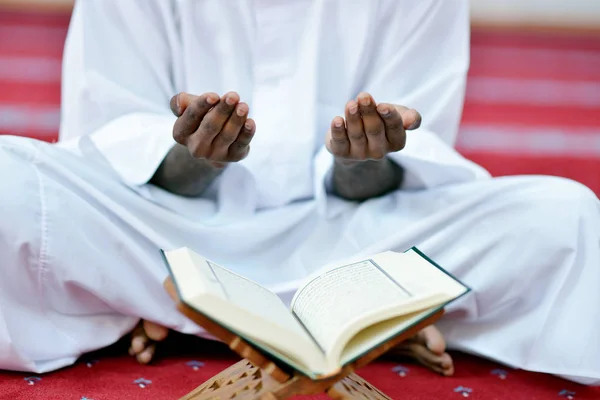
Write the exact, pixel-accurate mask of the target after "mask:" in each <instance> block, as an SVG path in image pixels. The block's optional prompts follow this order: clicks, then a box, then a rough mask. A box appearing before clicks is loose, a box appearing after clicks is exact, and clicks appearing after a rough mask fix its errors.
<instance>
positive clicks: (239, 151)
mask: <svg viewBox="0 0 600 400" xmlns="http://www.w3.org/2000/svg"><path fill="white" fill-rule="evenodd" d="M255 131H256V124H255V123H254V121H253V120H252V119H250V118H248V119H247V120H246V123H245V124H244V127H243V128H242V129H241V131H240V133H239V135H238V136H237V139H236V140H235V142H233V143H232V144H231V145H230V146H229V151H228V158H229V160H231V161H240V160H243V159H244V158H246V156H247V155H248V152H249V151H250V142H251V141H252V138H253V137H254V132H255Z"/></svg>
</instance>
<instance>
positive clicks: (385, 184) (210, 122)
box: [151, 92, 421, 201]
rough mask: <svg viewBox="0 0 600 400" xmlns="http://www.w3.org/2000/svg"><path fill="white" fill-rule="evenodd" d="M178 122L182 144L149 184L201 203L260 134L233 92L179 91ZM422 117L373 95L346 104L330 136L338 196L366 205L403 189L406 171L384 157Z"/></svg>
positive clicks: (328, 143)
mask: <svg viewBox="0 0 600 400" xmlns="http://www.w3.org/2000/svg"><path fill="white" fill-rule="evenodd" d="M170 106H171V110H172V111H173V113H174V114H175V115H176V116H177V117H178V118H177V121H176V122H175V124H174V126H173V137H174V139H175V141H176V142H177V145H175V146H174V147H173V148H172V149H171V151H170V152H169V154H167V156H166V157H165V159H164V160H163V162H162V163H161V165H160V166H159V168H158V170H157V171H156V173H155V174H154V176H153V177H152V180H151V183H153V184H155V185H157V186H160V187H162V188H163V189H165V190H168V191H169V192H172V193H175V194H179V195H181V196H189V197H197V196H200V195H202V193H203V192H204V191H205V190H206V188H207V187H208V186H209V185H210V184H211V183H212V182H213V181H214V179H215V178H216V177H217V176H219V174H220V173H221V172H222V171H223V169H224V168H225V167H226V166H227V164H229V163H231V162H237V161H240V160H242V159H244V158H245V157H246V156H247V155H248V153H249V151H250V142H251V141H252V137H253V135H254V132H255V130H256V125H255V123H254V121H253V120H252V119H250V118H248V117H247V116H248V112H249V109H248V105H247V104H246V103H243V102H240V98H239V95H238V94H237V93H235V92H229V93H227V94H225V95H224V96H223V97H222V98H219V97H218V95H217V94H216V93H205V94H203V95H200V96H194V95H190V94H187V93H180V94H178V95H176V96H174V97H173V98H172V99H171V102H170ZM420 123H421V116H420V115H419V114H418V113H417V112H416V111H414V110H410V109H408V108H406V107H403V106H396V105H392V104H387V103H381V104H379V105H377V104H376V103H375V100H374V99H373V98H372V97H371V95H369V94H368V93H361V94H359V95H358V96H357V99H356V101H355V100H352V101H349V102H348V103H347V104H346V118H345V120H344V119H343V118H341V117H336V118H334V119H333V121H332V123H331V128H330V130H329V131H328V134H327V140H326V146H327V149H328V150H329V151H330V152H331V153H332V154H333V155H334V157H335V163H334V170H333V191H334V193H335V194H337V195H338V196H340V197H342V198H344V199H347V200H356V201H363V200H367V199H370V198H373V197H378V196H382V195H385V194H387V193H389V192H391V191H393V190H395V189H397V188H398V187H399V186H400V184H401V183H402V178H403V175H404V174H403V169H402V168H401V167H400V166H398V165H397V164H395V163H394V162H392V161H391V160H389V159H388V158H387V157H386V155H387V154H389V153H391V152H396V151H399V150H401V149H402V148H403V147H404V144H405V143H406V131H405V129H416V128H418V126H419V125H420Z"/></svg>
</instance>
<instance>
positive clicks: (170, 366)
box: [0, 337, 600, 400]
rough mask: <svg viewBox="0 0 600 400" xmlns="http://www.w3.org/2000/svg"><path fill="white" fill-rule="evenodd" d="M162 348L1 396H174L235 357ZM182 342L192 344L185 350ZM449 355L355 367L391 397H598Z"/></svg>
mask: <svg viewBox="0 0 600 400" xmlns="http://www.w3.org/2000/svg"><path fill="white" fill-rule="evenodd" d="M166 347H167V348H166V349H163V353H162V354H161V358H160V361H159V362H157V363H156V364H154V365H151V366H142V365H139V364H137V363H136V362H135V360H133V359H132V358H131V357H129V356H126V355H124V353H125V351H126V347H125V344H124V343H122V344H119V345H117V346H114V347H113V348H112V349H109V350H107V351H102V352H100V353H97V354H92V355H89V356H87V357H85V358H83V359H82V360H81V361H80V362H79V363H78V364H77V365H75V366H73V367H71V368H67V369H65V370H62V371H58V372H54V373H51V374H46V375H42V376H37V375H30V374H20V373H4V374H0V399H10V400H29V399H32V400H33V399H36V400H37V399H40V400H41V399H76V400H101V399H121V400H138V399H139V400H142V399H149V398H151V399H177V398H179V397H181V396H183V395H184V394H186V393H188V392H190V391H191V390H193V389H194V388H195V387H196V386H198V385H200V384H201V383H202V382H203V381H205V380H207V379H208V378H210V377H211V376H213V375H215V374H217V373H218V372H220V371H221V370H223V369H225V368H227V367H228V366H229V365H231V364H233V363H234V362H236V361H238V358H237V357H236V356H235V355H233V354H231V353H229V352H228V349H227V348H225V347H222V346H221V345H215V344H213V343H210V342H204V341H201V340H195V339H190V338H184V337H181V338H180V340H179V341H177V343H173V342H171V343H169V344H167V345H166ZM186 348H187V349H191V350H188V351H184V349H186ZM453 357H454V358H455V360H456V364H457V370H456V374H455V376H453V377H450V378H445V377H440V376H437V375H434V374H433V373H432V372H430V371H428V370H426V369H425V368H423V367H420V366H419V365H415V364H412V363H410V362H403V363H398V362H394V361H392V360H381V361H378V362H376V363H374V364H372V365H369V366H367V367H365V368H363V369H361V370H360V371H359V372H360V375H361V376H362V377H363V378H365V379H367V380H368V381H369V382H370V383H372V384H373V385H375V386H376V387H377V388H378V389H380V390H382V391H383V392H384V393H386V394H387V395H388V396H390V397H391V398H392V399H394V400H423V399H439V400H458V399H461V398H462V399H464V398H469V399H490V400H492V399H497V400H501V399H502V400H505V399H511V400H513V399H528V400H546V399H555V400H564V399H571V400H583V399H600V389H597V388H589V387H585V386H581V385H577V384H574V383H571V382H568V381H564V380H562V379H558V378H555V377H552V376H548V375H543V374H535V373H530V372H524V371H519V370H512V369H510V368H507V367H504V366H500V365H497V364H495V363H492V362H489V361H485V360H481V359H478V358H475V357H471V356H468V355H464V354H453ZM302 398H306V399H315V400H316V399H326V398H327V397H326V396H306V397H302Z"/></svg>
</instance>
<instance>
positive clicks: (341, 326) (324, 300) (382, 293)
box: [292, 249, 469, 358]
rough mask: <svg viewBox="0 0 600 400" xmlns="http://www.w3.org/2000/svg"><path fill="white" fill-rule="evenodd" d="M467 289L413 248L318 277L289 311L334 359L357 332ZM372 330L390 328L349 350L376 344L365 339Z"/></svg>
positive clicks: (337, 267)
mask: <svg viewBox="0 0 600 400" xmlns="http://www.w3.org/2000/svg"><path fill="white" fill-rule="evenodd" d="M468 290H469V289H468V288H467V287H465V286H464V285H463V284H461V283H460V282H459V281H457V280H456V279H455V278H454V277H452V276H450V275H448V274H447V273H445V272H444V271H443V270H442V269H441V268H439V267H437V266H436V265H434V264H433V263H432V262H431V261H429V260H428V259H427V258H426V257H425V256H422V255H421V254H420V253H418V252H417V251H415V250H414V249H411V250H409V251H407V252H406V253H395V252H389V251H388V252H384V253H380V254H376V255H374V256H372V257H371V258H368V259H365V260H356V261H355V262H351V263H348V264H346V265H341V266H334V267H333V268H330V269H329V270H326V271H325V272H322V273H320V274H318V275H316V277H315V278H313V279H312V280H309V282H308V283H306V284H305V285H304V286H302V287H301V288H300V289H299V290H298V292H297V293H296V296H295V297H294V300H293V301H292V311H293V312H294V313H295V314H296V316H297V317H298V319H300V321H302V323H303V324H304V326H305V327H306V328H307V329H308V331H309V332H310V334H311V335H312V336H313V338H315V340H316V341H317V342H318V343H319V345H320V346H321V348H323V349H324V350H325V352H326V353H327V354H328V358H329V357H334V358H335V357H338V356H341V354H342V353H343V352H344V347H345V346H346V345H347V344H348V342H349V341H350V340H353V339H352V338H353V337H354V336H355V335H357V334H359V333H360V331H361V330H363V329H365V328H368V327H369V326H372V325H374V324H378V323H380V322H383V321H385V320H389V319H391V318H394V319H395V318H397V317H401V316H406V315H408V314H410V313H415V312H419V311H423V310H425V309H427V308H431V307H435V306H438V305H441V304H443V303H444V302H447V301H450V300H452V299H455V298H457V297H459V296H461V295H462V294H464V293H466V292H467V291H468ZM398 321H399V320H398ZM382 327H383V325H382ZM375 331H377V332H378V335H379V334H381V336H382V337H384V336H385V335H386V333H384V332H392V331H393V329H391V328H390V329H388V328H386V329H379V328H378V329H376V330H371V331H369V332H365V333H364V334H361V335H359V337H358V338H357V339H356V340H358V341H359V342H362V343H361V344H359V343H358V342H356V341H355V342H354V343H353V345H352V346H353V347H355V348H356V349H358V348H361V346H370V345H372V344H377V340H375V339H377V338H376V337H375V336H378V335H374V338H373V339H374V340H367V339H368V338H367V337H366V336H369V335H370V334H373V333H374V332H375ZM367 342H370V343H371V344H369V343H367Z"/></svg>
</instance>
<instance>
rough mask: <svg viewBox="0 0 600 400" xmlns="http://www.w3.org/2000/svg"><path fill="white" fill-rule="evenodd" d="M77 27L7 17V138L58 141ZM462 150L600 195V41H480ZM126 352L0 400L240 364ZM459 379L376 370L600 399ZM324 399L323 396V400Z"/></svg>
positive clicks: (487, 365) (408, 379)
mask: <svg viewBox="0 0 600 400" xmlns="http://www.w3.org/2000/svg"><path fill="white" fill-rule="evenodd" d="M68 20H69V16H68V15H49V14H35V13H28V14H18V13H12V12H0V134H17V135H25V136H31V137H35V138H38V139H41V140H47V141H53V140H55V139H56V132H57V126H58V122H59V99H60V71H61V53H62V46H63V41H64V38H65V34H66V30H67V25H68ZM471 65H472V67H471V71H470V77H469V84H468V90H467V97H466V103H465V111H464V115H463V124H462V127H461V133H460V137H459V140H458V148H459V150H460V151H461V152H462V153H463V154H464V155H466V156H467V157H469V158H471V159H472V160H474V161H476V162H478V163H479V164H481V165H483V166H485V167H486V168H488V170H489V171H490V172H491V173H492V174H493V175H495V176H499V175H512V174H551V175H558V176H564V177H568V178H572V179H575V180H578V181H580V182H582V183H585V184H586V185H588V186H589V187H591V188H592V189H593V190H595V191H596V193H600V35H583V34H581V35H575V34H539V33H523V32H521V33H519V32H516V33H507V32H492V31H483V30H477V31H474V32H473V37H472V63H471ZM124 351H125V349H124V347H123V346H122V345H117V346H115V347H113V348H112V349H109V350H106V351H104V352H101V353H98V354H94V355H90V356H88V357H86V358H85V359H84V360H83V361H81V362H80V363H78V364H77V365H76V366H74V367H72V368H67V369H65V370H62V371H58V372H55V373H52V374H48V375H44V376H30V375H28V374H20V373H0V399H11V400H18V399H24V400H25V399H27V400H30V399H31V400H35V399H79V400H84V399H88V400H100V399H147V398H153V399H175V398H177V397H178V396H181V395H183V394H185V393H187V392H189V391H190V390H192V389H193V388H194V387H195V386H197V385H199V384H200V383H201V382H202V381H203V380H205V379H207V378H208V377H210V376H212V375H213V374H215V373H217V372H218V371H219V370H221V369H223V368H225V367H226V366H228V365H230V364H231V363H233V362H234V361H235V360H236V359H235V357H234V356H232V355H231V354H229V353H228V352H227V351H226V350H224V349H222V348H215V345H214V344H211V345H210V346H208V347H207V345H206V343H204V342H200V341H197V340H192V339H190V338H181V337H178V339H177V340H174V341H172V342H171V343H170V344H169V345H167V346H166V348H164V349H163V352H162V357H161V361H160V362H158V363H157V364H155V365H153V366H150V367H144V366H140V365H137V364H136V363H135V362H134V361H133V360H131V359H130V358H129V357H128V356H126V355H124ZM454 356H455V359H456V364H457V368H456V375H455V376H454V377H452V378H442V377H438V376H436V375H433V374H432V373H429V372H428V371H426V370H425V369H424V368H421V367H419V366H417V365H414V364H410V363H404V364H398V363H397V362H392V361H380V362H377V363H375V364H373V365H371V366H369V367H367V368H365V369H364V370H361V371H360V373H361V375H362V376H363V377H365V378H366V379H368V380H369V381H370V382H371V383H373V384H374V385H376V386H377V387H379V388H380V389H381V390H383V391H384V392H386V393H388V395H390V396H391V397H392V398H393V399H442V400H443V399H459V398H473V399H557V400H560V399H600V389H591V388H586V387H583V386H580V385H576V384H573V383H570V382H567V381H563V380H561V379H558V378H554V377H551V376H546V375H541V374H533V373H527V372H523V371H513V370H511V369H510V368H507V367H503V366H500V365H497V364H494V363H491V362H488V361H485V360H481V359H477V358H474V357H470V356H466V355H462V354H455V355H454ZM319 398H320V397H319Z"/></svg>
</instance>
